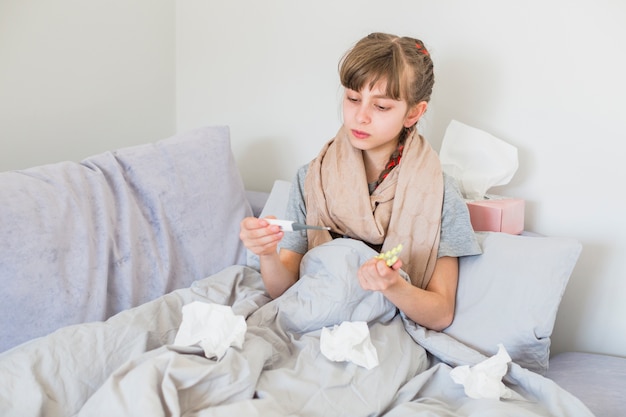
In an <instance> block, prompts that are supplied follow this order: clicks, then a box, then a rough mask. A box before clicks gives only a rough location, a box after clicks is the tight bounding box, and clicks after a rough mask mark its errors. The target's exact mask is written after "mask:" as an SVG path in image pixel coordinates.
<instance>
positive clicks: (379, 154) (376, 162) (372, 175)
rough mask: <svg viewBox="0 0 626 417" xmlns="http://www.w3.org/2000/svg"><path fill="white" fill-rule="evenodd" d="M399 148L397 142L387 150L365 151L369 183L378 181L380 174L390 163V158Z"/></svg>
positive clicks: (364, 161)
mask: <svg viewBox="0 0 626 417" xmlns="http://www.w3.org/2000/svg"><path fill="white" fill-rule="evenodd" d="M397 147H398V143H397V142H395V143H394V145H393V146H390V147H386V148H382V149H381V148H378V149H375V150H374V149H370V150H365V151H363V164H364V165H365V175H366V176H367V182H368V183H371V182H374V181H376V180H378V177H379V176H380V173H381V172H383V170H384V169H385V167H386V166H387V162H389V158H390V157H391V155H392V154H393V152H394V151H395V150H396V148H397Z"/></svg>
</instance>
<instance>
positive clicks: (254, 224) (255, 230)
mask: <svg viewBox="0 0 626 417" xmlns="http://www.w3.org/2000/svg"><path fill="white" fill-rule="evenodd" d="M268 218H275V217H273V216H268ZM240 229H241V230H240V232H239V238H240V239H241V241H242V242H243V244H244V246H245V247H246V248H248V249H249V250H250V251H251V252H252V253H254V254H255V255H258V256H262V255H271V254H275V253H276V249H277V247H278V242H280V240H281V239H282V238H283V236H284V235H285V233H284V232H283V231H282V230H280V227H279V226H277V225H274V224H269V223H268V222H267V221H266V220H265V219H259V218H256V217H246V218H245V219H243V220H242V221H241V224H240Z"/></svg>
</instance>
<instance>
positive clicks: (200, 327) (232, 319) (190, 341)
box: [174, 301, 248, 360]
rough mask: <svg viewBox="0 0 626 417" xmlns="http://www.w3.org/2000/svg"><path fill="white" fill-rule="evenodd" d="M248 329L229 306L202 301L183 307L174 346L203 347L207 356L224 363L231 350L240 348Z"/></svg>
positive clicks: (240, 317)
mask: <svg viewBox="0 0 626 417" xmlns="http://www.w3.org/2000/svg"><path fill="white" fill-rule="evenodd" d="M247 329H248V326H247V325H246V321H245V319H244V317H243V316H237V315H235V314H234V313H233V309H232V308H231V307H230V306H225V305H221V304H209V303H203V302H200V301H194V302H192V303H189V304H186V305H185V306H183V320H182V323H181V325H180V328H179V329H178V333H176V338H175V340H174V345H177V346H194V345H197V346H200V347H201V348H202V349H203V350H204V355H205V356H206V357H207V358H209V359H212V358H216V359H218V360H219V359H221V358H222V357H223V356H224V354H225V353H226V350H228V348H229V347H231V346H234V347H237V348H241V347H242V345H243V341H244V338H245V335H246V331H247Z"/></svg>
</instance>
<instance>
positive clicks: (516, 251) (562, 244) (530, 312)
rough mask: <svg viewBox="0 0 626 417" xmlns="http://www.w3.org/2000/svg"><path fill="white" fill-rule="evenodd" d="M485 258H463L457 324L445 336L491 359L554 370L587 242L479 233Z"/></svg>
mask: <svg viewBox="0 0 626 417" xmlns="http://www.w3.org/2000/svg"><path fill="white" fill-rule="evenodd" d="M477 236H478V238H479V241H480V243H481V246H482V249H483V253H482V255H476V256H468V257H464V258H461V259H460V264H459V267H460V272H459V287H458V291H457V305H456V315H455V318H454V322H453V323H452V325H451V326H449V327H448V328H447V329H445V330H444V333H446V334H448V335H450V336H452V337H454V338H455V339H457V340H459V341H461V342H463V343H465V344H466V345H469V346H470V347H473V348H474V349H476V350H478V351H479V352H481V353H483V354H484V355H487V356H492V355H494V354H495V353H496V352H497V350H498V347H497V345H498V343H502V344H503V345H504V347H505V348H506V349H507V351H508V353H509V355H510V356H511V358H512V359H513V361H514V362H517V363H518V364H519V365H521V366H523V367H525V368H527V369H530V370H532V371H535V372H538V373H541V374H543V373H545V371H547V369H548V360H549V357H550V337H551V336H552V330H553V329H554V322H555V319H556V314H557V310H558V308H559V304H560V303H561V298H562V296H563V293H564V291H565V287H566V285H567V282H568V281H569V277H570V275H571V273H572V270H573V269H574V266H575V264H576V261H577V260H578V256H579V255H580V252H581V249H582V246H581V244H580V243H579V242H578V241H577V240H575V239H571V238H560V237H538V236H537V237H536V236H523V235H522V236H520V235H510V234H506V233H497V232H481V233H477Z"/></svg>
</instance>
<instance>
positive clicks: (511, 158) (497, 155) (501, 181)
mask: <svg viewBox="0 0 626 417" xmlns="http://www.w3.org/2000/svg"><path fill="white" fill-rule="evenodd" d="M439 159H440V161H441V165H442V167H443V170H444V172H445V173H446V174H448V175H450V176H452V177H454V178H455V179H456V180H457V182H458V183H459V187H460V188H461V192H462V193H463V196H464V197H465V198H466V199H468V200H482V199H484V198H485V195H486V194H487V190H489V189H490V188H491V187H494V186H497V185H505V184H508V183H509V181H511V178H513V175H514V174H515V172H516V171H517V168H518V160H517V148H516V147H514V146H512V145H509V144H508V143H506V142H504V141H502V140H500V139H498V138H496V137H495V136H492V135H491V134H489V133H487V132H484V131H482V130H480V129H476V128H474V127H471V126H468V125H466V124H463V123H461V122H459V121H456V120H452V121H451V122H450V124H449V125H448V128H447V129H446V133H445V135H444V138H443V142H442V143H441V150H440V151H439Z"/></svg>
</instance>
